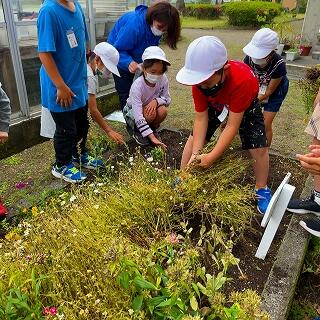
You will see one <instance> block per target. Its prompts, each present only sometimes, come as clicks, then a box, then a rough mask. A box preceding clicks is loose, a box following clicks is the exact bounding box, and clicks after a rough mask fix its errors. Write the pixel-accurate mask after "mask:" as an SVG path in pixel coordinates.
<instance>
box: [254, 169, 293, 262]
mask: <svg viewBox="0 0 320 320" xmlns="http://www.w3.org/2000/svg"><path fill="white" fill-rule="evenodd" d="M290 177H291V173H287V175H286V176H285V178H284V179H283V181H282V182H281V184H280V186H279V187H278V189H277V190H276V192H275V193H274V195H273V197H272V198H271V201H270V203H269V205H268V208H267V210H266V213H265V214H264V217H263V219H262V222H261V226H262V227H263V228H265V227H266V229H265V232H264V234H263V236H262V239H261V242H260V244H259V247H258V250H257V252H256V254H255V257H256V258H259V259H263V260H264V259H265V257H266V255H267V253H268V250H269V248H270V246H271V243H272V241H273V238H274V236H275V234H276V232H277V230H278V228H279V225H280V223H281V220H282V218H283V215H284V213H285V211H286V209H287V206H288V203H289V201H290V199H291V197H292V194H293V192H294V190H295V187H294V186H292V185H290V184H289V183H288V182H289V179H290Z"/></svg>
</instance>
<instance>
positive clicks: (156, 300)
mask: <svg viewBox="0 0 320 320" xmlns="http://www.w3.org/2000/svg"><path fill="white" fill-rule="evenodd" d="M164 300H166V297H163V296H159V297H154V298H152V299H150V300H149V301H148V306H151V307H156V306H157V305H158V304H159V303H161V302H162V301H164Z"/></svg>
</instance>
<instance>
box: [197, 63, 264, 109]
mask: <svg viewBox="0 0 320 320" xmlns="http://www.w3.org/2000/svg"><path fill="white" fill-rule="evenodd" d="M228 64H230V67H229V69H228V71H227V72H228V74H227V76H226V78H225V81H224V86H223V88H222V89H221V90H220V91H219V93H218V94H217V96H215V97H207V96H205V95H204V94H203V93H202V92H201V90H200V89H199V88H198V87H197V86H192V96H193V101H194V106H195V110H196V111H197V112H203V111H205V110H207V109H208V108H216V109H218V110H222V109H223V107H224V106H225V107H227V108H228V109H229V110H230V111H232V112H236V113H237V112H243V111H245V110H247V109H248V108H249V107H250V106H251V104H252V102H253V100H254V99H255V98H256V97H257V95H258V91H259V84H258V80H257V79H256V77H255V75H254V73H253V72H252V70H251V68H250V67H248V66H247V65H246V64H245V63H243V62H239V61H229V62H228Z"/></svg>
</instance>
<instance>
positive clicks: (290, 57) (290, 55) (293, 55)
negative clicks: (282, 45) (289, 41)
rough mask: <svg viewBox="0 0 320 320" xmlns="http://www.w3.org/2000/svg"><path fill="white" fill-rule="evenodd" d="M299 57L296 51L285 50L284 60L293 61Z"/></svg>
mask: <svg viewBox="0 0 320 320" xmlns="http://www.w3.org/2000/svg"><path fill="white" fill-rule="evenodd" d="M298 57H299V53H298V51H286V60H287V61H293V60H296V59H297V58H298Z"/></svg>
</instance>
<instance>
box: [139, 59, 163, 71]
mask: <svg viewBox="0 0 320 320" xmlns="http://www.w3.org/2000/svg"><path fill="white" fill-rule="evenodd" d="M156 62H162V72H163V73H165V72H167V70H168V63H167V62H165V61H162V60H159V59H146V60H144V61H143V66H144V68H145V69H147V68H151V67H152V66H153V64H154V63H156Z"/></svg>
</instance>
